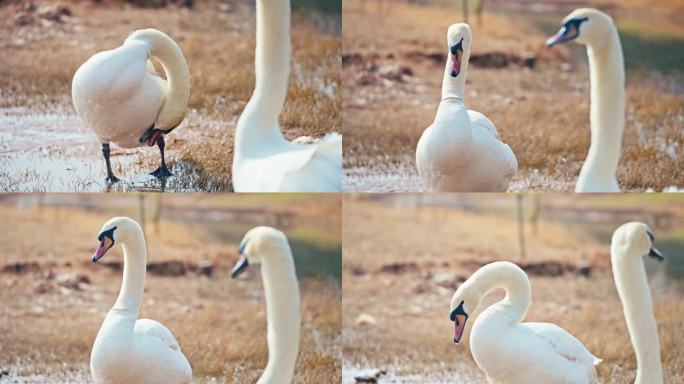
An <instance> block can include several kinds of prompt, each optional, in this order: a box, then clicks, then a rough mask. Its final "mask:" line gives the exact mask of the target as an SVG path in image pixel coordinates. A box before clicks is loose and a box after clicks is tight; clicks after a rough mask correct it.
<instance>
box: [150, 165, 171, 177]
mask: <svg viewBox="0 0 684 384" xmlns="http://www.w3.org/2000/svg"><path fill="white" fill-rule="evenodd" d="M150 175H152V176H154V177H156V178H158V179H165V178H167V177H169V176H173V173H171V171H169V169H168V168H167V167H166V165H165V164H162V165H161V166H160V167H159V168H157V169H155V170H154V172H152V173H150Z"/></svg>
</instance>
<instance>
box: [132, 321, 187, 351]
mask: <svg viewBox="0 0 684 384" xmlns="http://www.w3.org/2000/svg"><path fill="white" fill-rule="evenodd" d="M134 332H135V333H136V334H138V335H140V336H142V337H146V338H147V337H151V338H156V339H159V340H161V341H162V342H163V343H164V345H166V346H167V347H169V348H170V349H173V350H174V351H179V352H180V345H178V342H177V341H176V338H175V337H173V334H171V331H169V330H168V329H166V327H165V326H163V325H162V324H161V323H159V322H158V321H154V320H150V319H140V320H138V321H136V322H135V331H134Z"/></svg>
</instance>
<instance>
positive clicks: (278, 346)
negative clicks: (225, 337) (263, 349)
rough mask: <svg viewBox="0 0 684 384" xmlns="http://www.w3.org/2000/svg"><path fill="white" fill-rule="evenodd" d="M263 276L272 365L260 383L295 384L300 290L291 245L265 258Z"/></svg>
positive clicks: (268, 366)
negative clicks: (293, 383)
mask: <svg viewBox="0 0 684 384" xmlns="http://www.w3.org/2000/svg"><path fill="white" fill-rule="evenodd" d="M261 274H262V279H263V282H264V291H265V293H266V318H267V320H268V364H267V365H266V369H265V370H264V373H263V374H262V375H261V378H260V379H259V381H258V384H266V383H276V382H277V383H291V382H292V377H293V376H294V369H295V363H296V362H297V354H298V353H299V327H300V318H299V287H298V285H297V276H296V274H295V267H294V262H293V261H292V252H291V250H290V247H289V246H288V245H285V246H284V247H283V249H282V250H279V252H278V254H277V255H271V257H265V258H264V262H263V264H262V266H261Z"/></svg>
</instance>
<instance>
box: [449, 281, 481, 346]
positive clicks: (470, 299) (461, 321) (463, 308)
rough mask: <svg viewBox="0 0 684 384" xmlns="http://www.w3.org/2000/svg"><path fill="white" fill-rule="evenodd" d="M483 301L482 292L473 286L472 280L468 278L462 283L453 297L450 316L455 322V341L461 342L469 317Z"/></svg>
mask: <svg viewBox="0 0 684 384" xmlns="http://www.w3.org/2000/svg"><path fill="white" fill-rule="evenodd" d="M480 301H482V293H481V292H480V291H479V290H478V289H476V287H475V286H473V284H472V281H468V280H466V282H464V283H463V284H461V285H460V286H459V287H458V289H457V290H456V293H454V296H453V297H452V298H451V311H450V312H449V318H450V319H451V321H453V322H454V325H455V327H456V328H455V331H454V342H455V343H457V344H458V343H459V342H460V341H461V337H463V333H464V331H465V325H466V321H468V317H469V316H470V315H471V314H472V313H473V311H475V308H477V306H478V305H479V304H480Z"/></svg>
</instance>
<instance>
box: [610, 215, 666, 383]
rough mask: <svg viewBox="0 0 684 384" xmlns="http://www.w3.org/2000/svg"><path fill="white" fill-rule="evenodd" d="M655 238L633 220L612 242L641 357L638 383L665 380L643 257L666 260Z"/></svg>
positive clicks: (628, 319) (625, 305)
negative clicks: (654, 245)
mask: <svg viewBox="0 0 684 384" xmlns="http://www.w3.org/2000/svg"><path fill="white" fill-rule="evenodd" d="M653 240H654V239H653V233H652V232H651V230H650V229H649V228H648V226H646V224H644V223H636V222H632V223H627V224H623V225H622V226H620V228H618V229H616V230H615V232H614V233H613V239H612V241H611V245H610V260H611V263H612V266H613V278H614V279H615V286H616V287H617V291H618V294H619V295H620V300H621V301H622V306H623V311H624V314H625V321H626V322H627V330H628V331H629V336H630V339H631V340H632V346H633V347H634V352H635V353H636V358H637V373H636V380H635V381H634V382H635V383H636V384H662V383H663V368H662V366H661V361H660V341H659V338H658V324H657V323H656V319H655V316H654V315H653V301H652V299H651V291H650V290H649V288H648V282H647V280H646V270H645V269H644V262H643V260H642V258H641V257H642V256H643V255H648V256H650V257H653V258H655V259H657V260H659V261H662V260H663V259H664V258H663V255H662V254H661V253H660V251H658V250H657V249H656V248H654V247H653Z"/></svg>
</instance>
